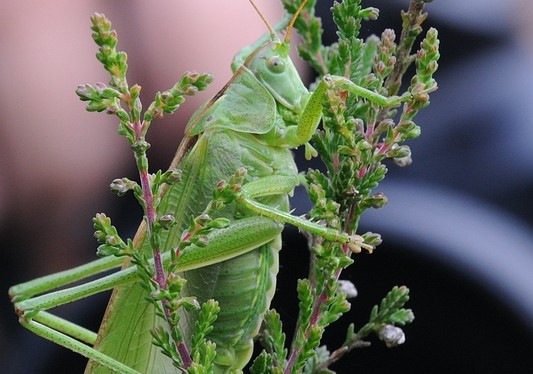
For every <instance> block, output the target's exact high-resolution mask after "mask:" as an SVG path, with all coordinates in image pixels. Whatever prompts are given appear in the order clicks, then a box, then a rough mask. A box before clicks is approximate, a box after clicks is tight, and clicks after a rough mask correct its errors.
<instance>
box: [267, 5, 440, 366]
mask: <svg viewBox="0 0 533 374" xmlns="http://www.w3.org/2000/svg"><path fill="white" fill-rule="evenodd" d="M283 4H284V6H285V8H286V9H287V11H289V12H293V11H294V10H295V9H296V8H297V6H298V5H299V1H290V0H283ZM313 6H314V2H313V1H310V3H309V4H307V5H306V7H305V9H304V11H303V14H302V15H301V16H300V17H299V18H298V19H297V20H296V22H295V28H296V29H297V30H298V32H299V33H300V34H301V35H302V36H303V39H304V44H303V45H300V46H299V52H300V55H301V57H302V58H304V59H305V60H306V61H308V62H309V63H310V65H311V66H312V67H313V68H315V70H316V71H317V72H318V75H319V76H318V79H321V77H322V76H324V75H326V74H332V75H340V76H344V77H348V78H349V79H350V80H351V81H352V82H354V83H356V84H358V85H360V86H362V87H365V88H368V89H370V90H373V91H375V92H378V93H381V94H384V95H388V96H391V95H395V94H396V93H397V92H398V90H399V87H400V83H401V81H402V78H403V75H404V74H405V71H406V70H407V67H408V66H409V65H410V64H411V63H412V62H413V61H414V62H415V64H416V68H417V70H416V75H415V76H414V77H413V78H412V80H411V85H410V87H409V88H408V90H407V92H406V93H405V94H404V95H409V98H410V99H409V100H408V102H407V103H406V104H405V105H404V106H403V109H402V112H401V114H400V115H399V116H398V115H397V113H396V110H391V109H388V108H383V107H380V106H379V105H377V104H375V103H373V102H371V101H367V100H365V99H363V98H361V97H358V96H356V95H348V94H347V92H346V91H344V90H343V89H342V88H341V89H334V90H330V91H329V92H328V93H327V96H326V100H325V102H324V112H323V129H322V130H321V131H318V132H317V134H316V135H315V136H314V137H313V142H312V145H313V147H315V149H316V150H317V151H318V153H319V155H320V157H321V159H322V161H323V163H324V166H325V169H326V171H327V172H326V173H322V172H320V171H318V170H310V171H309V172H308V173H307V174H306V179H307V190H308V193H309V197H310V199H311V201H312V203H313V204H314V206H313V208H312V209H311V211H310V212H309V218H310V219H312V220H317V221H325V222H326V223H327V225H328V226H329V227H332V228H339V229H342V230H344V231H346V232H348V233H355V232H356V230H357V227H358V223H359V219H360V217H361V214H362V213H363V212H364V211H365V210H366V209H368V208H380V207H382V206H384V205H385V204H386V203H387V198H386V197H385V196H384V195H383V194H382V193H379V192H378V193H374V192H373V190H374V189H375V188H376V187H377V186H378V185H379V182H381V180H383V178H384V177H385V175H386V173H387V167H386V166H385V165H384V164H383V162H384V161H385V160H387V159H392V160H393V161H394V162H395V163H396V164H398V165H400V166H405V165H408V164H409V163H410V161H411V158H410V156H411V151H410V149H409V147H408V146H407V145H405V144H403V143H404V142H405V141H406V140H410V139H414V138H416V137H417V136H418V135H419V134H420V128H419V127H418V126H417V125H416V124H415V123H414V122H413V121H412V120H413V118H414V116H415V115H416V113H417V112H418V110H420V109H421V108H423V107H425V106H426V105H427V104H428V103H429V93H430V92H432V91H434V90H435V89H436V88H437V87H436V83H435V80H434V79H433V74H434V73H435V71H436V68H437V60H438V58H439V53H438V39H437V33H436V31H435V30H434V29H430V30H429V31H428V33H427V35H426V38H425V39H424V40H423V42H422V43H421V49H420V50H419V51H418V52H417V53H416V55H411V52H410V51H411V48H412V45H413V42H414V40H415V38H416V36H418V35H419V34H420V33H421V31H422V29H421V27H420V25H421V23H422V22H423V21H424V19H425V18H426V13H424V12H423V1H419V0H413V1H412V2H411V5H410V8H409V10H408V11H407V12H404V13H402V19H403V21H404V22H403V30H402V35H401V37H400V40H399V42H398V44H396V35H395V33H394V31H392V30H385V31H384V32H383V33H382V35H381V37H380V38H379V39H378V38H376V37H370V38H368V39H367V40H362V39H359V38H358V34H359V30H360V28H361V23H362V21H368V20H374V19H376V18H377V17H378V15H379V12H378V10H377V9H375V8H362V7H361V4H360V1H359V0H345V1H343V2H342V3H337V2H335V3H334V5H333V8H332V14H333V19H334V21H335V23H336V25H337V30H338V31H337V35H338V37H339V40H338V42H337V43H335V44H333V45H331V46H323V45H322V43H321V36H322V33H323V31H322V28H321V21H320V19H318V18H316V17H315V15H314V11H313ZM363 239H364V243H362V245H361V248H365V249H366V250H368V251H369V252H371V251H372V250H374V248H375V247H376V246H377V245H379V244H380V243H381V237H380V236H379V234H374V233H366V234H364V235H363ZM310 243H311V256H312V266H311V267H310V274H309V279H303V280H299V282H298V298H299V300H300V303H299V307H300V313H299V316H298V321H297V327H296V331H295V334H294V338H293V341H292V344H291V350H290V353H289V359H288V361H287V366H286V367H285V372H291V373H296V372H300V371H301V370H304V372H306V373H330V372H331V371H330V370H329V369H328V367H329V365H331V364H332V363H333V362H335V361H337V360H338V359H339V358H340V357H342V356H343V355H344V354H345V353H347V352H348V351H350V350H351V349H353V348H356V347H363V346H366V345H367V343H366V342H364V341H363V338H364V337H366V336H367V335H368V333H369V332H376V333H377V334H380V331H381V335H380V337H381V338H382V339H383V340H385V343H386V344H387V346H394V345H396V344H401V343H402V342H403V340H402V339H404V336H403V332H402V331H401V330H399V331H398V330H394V329H397V328H395V327H394V326H393V325H395V324H398V325H403V324H406V323H409V322H411V321H412V320H413V318H414V316H413V314H412V312H411V311H410V310H409V309H403V305H404V304H405V302H406V301H407V299H408V290H407V288H405V287H401V288H394V289H393V290H392V291H391V292H390V293H389V294H388V295H387V296H386V297H385V298H384V299H383V301H382V303H381V305H380V307H379V308H378V307H375V308H374V309H373V312H372V314H371V318H370V321H369V323H368V324H367V325H365V326H364V327H363V328H362V329H361V330H360V331H359V332H358V333H355V332H354V329H353V326H351V327H350V329H349V330H348V332H347V339H346V342H345V343H344V344H343V345H342V346H341V347H339V348H338V349H337V350H335V351H334V352H332V353H329V351H328V350H327V349H326V348H324V347H321V348H318V345H319V342H320V338H321V335H322V333H323V330H324V329H325V328H326V327H327V326H328V325H329V324H330V323H333V322H334V321H336V320H337V319H338V318H339V317H340V316H341V315H342V314H343V313H345V312H346V311H347V310H349V308H350V304H349V303H348V301H347V300H346V298H345V296H344V294H343V293H341V292H339V289H338V279H339V276H340V274H341V271H342V269H343V268H345V267H346V266H348V265H349V264H350V263H351V262H352V261H353V260H352V259H351V258H350V253H351V250H350V249H348V248H343V247H342V246H339V245H338V244H336V243H329V242H324V241H323V240H322V239H321V238H317V237H312V238H311V241H310ZM389 326H390V327H392V328H393V329H391V328H389ZM271 328H272V327H270V326H269V325H268V324H266V326H265V329H266V330H267V331H265V332H263V335H264V336H269V337H272V336H273V335H274V334H272V332H271V331H269V329H271ZM276 328H279V327H278V326H277V325H276ZM394 339H396V340H394ZM277 344H278V345H279V344H282V340H281V339H280V341H278V342H277ZM274 345H276V343H275V342H272V341H269V342H268V343H267V344H265V347H266V349H267V351H270V352H273V351H274V349H273V347H274ZM272 357H274V355H272ZM263 360H264V359H263ZM272 361H274V359H272Z"/></svg>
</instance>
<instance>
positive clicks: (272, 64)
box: [266, 56, 285, 73]
mask: <svg viewBox="0 0 533 374" xmlns="http://www.w3.org/2000/svg"><path fill="white" fill-rule="evenodd" d="M266 65H267V68H268V70H270V71H271V72H273V73H283V72H284V71H285V61H283V59H281V58H280V57H279V56H272V57H270V58H269V59H268V60H267V61H266Z"/></svg>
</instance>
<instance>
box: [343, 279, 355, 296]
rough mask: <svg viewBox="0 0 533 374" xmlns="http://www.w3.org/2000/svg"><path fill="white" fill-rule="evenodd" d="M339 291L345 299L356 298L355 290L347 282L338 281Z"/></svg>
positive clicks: (351, 284)
mask: <svg viewBox="0 0 533 374" xmlns="http://www.w3.org/2000/svg"><path fill="white" fill-rule="evenodd" d="M339 291H340V292H342V293H344V294H345V295H346V298H347V299H353V298H354V297H356V296H357V288H355V285H354V284H353V283H352V282H350V281H348V280H339Z"/></svg>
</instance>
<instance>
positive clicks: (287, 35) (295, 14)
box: [250, 0, 307, 44]
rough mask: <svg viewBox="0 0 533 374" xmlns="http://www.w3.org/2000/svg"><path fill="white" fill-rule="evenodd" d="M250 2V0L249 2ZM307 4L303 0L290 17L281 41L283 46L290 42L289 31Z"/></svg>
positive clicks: (305, 0)
mask: <svg viewBox="0 0 533 374" xmlns="http://www.w3.org/2000/svg"><path fill="white" fill-rule="evenodd" d="M250 1H251V0H250ZM306 3H307V0H303V1H302V3H301V4H300V6H299V7H298V9H297V10H296V12H295V13H294V15H293V16H292V19H291V22H289V26H287V34H285V39H283V44H288V43H290V42H291V31H292V27H293V26H294V22H296V18H298V16H299V15H300V13H301V12H302V9H303V8H304V6H305V4H306Z"/></svg>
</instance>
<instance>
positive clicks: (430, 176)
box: [0, 0, 533, 373]
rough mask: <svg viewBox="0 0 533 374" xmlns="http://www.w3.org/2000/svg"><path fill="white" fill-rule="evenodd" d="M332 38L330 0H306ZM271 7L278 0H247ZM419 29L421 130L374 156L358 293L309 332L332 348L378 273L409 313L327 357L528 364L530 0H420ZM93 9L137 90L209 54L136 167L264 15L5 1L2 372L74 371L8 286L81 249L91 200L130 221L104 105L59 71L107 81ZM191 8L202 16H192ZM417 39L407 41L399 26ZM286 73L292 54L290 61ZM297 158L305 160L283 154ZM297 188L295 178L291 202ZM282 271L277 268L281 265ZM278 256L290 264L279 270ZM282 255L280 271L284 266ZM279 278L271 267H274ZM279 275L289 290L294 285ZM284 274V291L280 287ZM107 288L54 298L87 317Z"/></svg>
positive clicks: (366, 304) (287, 314)
mask: <svg viewBox="0 0 533 374" xmlns="http://www.w3.org/2000/svg"><path fill="white" fill-rule="evenodd" d="M318 2H319V13H320V14H321V15H322V16H323V18H324V27H325V29H326V34H325V35H324V38H325V39H326V41H328V42H331V41H332V39H333V37H334V28H333V25H332V24H331V22H330V21H329V7H330V6H331V4H332V2H331V1H325V0H319V1H318ZM257 3H258V6H259V8H260V9H261V10H262V11H263V12H264V13H265V16H266V18H267V19H269V20H271V21H272V23H274V22H275V20H277V19H279V17H280V15H281V14H282V10H281V7H280V6H279V4H277V2H272V1H267V0H262V1H259V0H258V1H257ZM407 3H408V2H407V1H396V2H390V1H385V0H375V1H363V5H365V6H376V7H378V8H380V10H381V15H380V19H379V21H378V22H372V23H365V24H364V25H363V28H362V35H363V36H366V35H369V34H372V33H376V34H378V35H379V34H380V33H381V31H382V30H383V28H384V27H393V28H394V29H395V30H397V31H398V32H397V34H399V30H400V26H401V21H400V17H399V12H400V9H401V8H402V7H404V8H405V6H406V4H407ZM426 9H427V10H428V12H429V13H430V17H429V20H428V21H427V22H426V24H425V29H427V28H428V27H429V26H434V27H437V28H438V30H439V35H440V39H441V56H442V57H441V60H440V61H439V63H440V68H439V71H438V73H437V75H436V79H437V81H438V83H439V90H438V91H437V92H436V93H435V94H433V95H432V104H431V106H430V107H429V108H427V109H425V110H424V111H422V112H421V113H420V114H419V115H418V117H417V123H418V124H419V125H420V126H421V127H422V136H421V137H420V138H419V139H416V140H415V141H413V142H411V144H410V145H411V148H412V151H413V160H414V162H413V164H412V165H411V166H409V167H408V168H405V169H399V168H398V167H396V166H394V165H392V164H391V165H390V167H389V170H390V171H389V176H388V178H387V179H386V181H385V182H384V183H383V184H382V185H381V186H380V187H379V188H378V190H380V191H383V192H384V193H385V194H386V195H387V196H388V198H389V204H388V205H387V206H386V207H385V208H384V209H381V210H377V211H373V212H369V214H367V215H366V216H364V218H363V228H362V229H363V230H370V231H374V232H379V233H381V234H382V236H383V239H384V244H383V245H381V246H380V247H379V248H378V250H377V251H376V252H375V253H374V254H373V255H371V256H365V255H363V256H358V257H357V258H356V262H355V264H354V265H353V266H352V267H351V268H350V269H349V271H347V272H346V273H345V274H344V277H345V278H347V279H350V280H351V281H352V282H354V283H355V285H356V287H357V288H358V291H359V296H358V297H357V298H356V299H354V300H353V302H352V310H351V311H350V313H349V316H347V317H345V318H344V319H343V320H341V322H340V323H338V327H337V328H333V330H332V331H330V332H329V333H328V335H327V336H326V338H327V342H328V343H329V344H330V346H331V347H332V348H333V347H335V346H338V345H339V344H340V343H342V341H343V340H344V331H345V329H346V325H347V324H348V323H349V322H352V321H353V322H355V323H356V327H357V326H361V325H362V324H363V323H364V322H365V321H366V320H367V319H368V315H369V312H370V309H371V307H372V305H374V304H376V303H379V301H380V300H381V298H382V297H383V296H384V295H385V294H386V293H387V292H388V290H390V289H391V288H392V287H393V286H394V285H403V284H405V285H407V286H408V287H409V288H410V289H411V301H410V302H409V304H408V307H410V308H412V309H413V310H414V313H415V317H416V318H415V321H414V322H413V324H411V325H408V326H407V327H406V328H405V329H404V330H405V332H406V336H407V340H406V343H405V344H404V345H403V346H400V347H398V348H395V349H392V350H391V349H387V348H384V346H383V344H382V343H381V342H379V341H378V340H377V339H373V340H372V346H371V347H370V348H365V349H361V350H358V351H357V352H352V353H351V354H350V355H349V356H348V357H346V358H345V359H344V360H343V361H341V363H340V364H339V365H338V366H336V367H334V369H337V370H338V372H340V373H349V372H358V373H382V372H388V371H392V370H395V371H396V372H402V373H404V372H405V373H413V372H414V373H418V372H428V371H430V372H433V373H435V372H437V373H440V372H442V373H448V372H455V371H457V370H459V369H461V370H465V371H470V372H484V373H530V372H532V371H533V355H532V353H533V244H532V243H533V234H532V230H531V227H532V224H533V213H532V210H531V207H532V202H533V163H532V162H531V160H532V159H533V147H532V146H531V144H532V140H533V126H532V125H531V122H532V119H533V99H532V98H531V94H530V91H531V89H530V87H532V85H533V26H532V24H531V22H530V19H529V18H530V15H531V14H533V3H532V2H531V1H528V0H510V1H507V2H500V1H496V0H491V1H489V0H471V1H468V2H464V1H460V0H448V1H443V0H436V1H434V2H433V3H431V4H428V6H427V8H426ZM94 12H102V13H105V14H106V15H107V16H108V18H110V19H111V21H112V22H113V26H114V28H115V29H117V31H118V35H119V49H121V50H125V51H126V52H127V53H128V56H129V75H128V77H129V81H130V83H139V84H140V85H141V86H142V87H143V96H142V98H143V102H144V103H145V105H147V104H148V103H149V102H151V98H152V97H153V96H154V93H155V92H156V91H157V90H164V89H166V88H168V87H171V86H172V85H173V84H174V82H175V81H176V80H177V79H178V78H179V77H180V76H181V74H182V73H183V72H184V71H186V70H198V71H211V72H213V73H214V74H215V82H214V83H213V84H212V86H211V90H210V92H208V93H202V94H200V95H198V97H195V98H192V99H191V100H189V101H188V102H186V103H185V105H184V106H183V108H182V109H181V110H180V111H178V114H177V115H175V116H172V117H170V118H167V119H165V120H163V121H159V122H156V123H155V124H154V126H153V128H152V130H151V135H150V137H149V139H148V141H149V142H150V143H151V144H152V152H151V153H150V157H151V162H152V164H151V166H152V170H156V169H159V168H163V169H164V168H166V167H167V165H168V163H169V162H170V159H171V158H172V156H173V153H174V151H175V149H176V147H177V144H178V142H179V140H180V138H181V136H182V133H183V128H184V126H185V124H186V122H187V119H188V117H189V116H190V115H191V114H192V112H193V111H194V109H195V108H197V107H198V106H199V105H200V103H202V102H204V101H206V100H208V99H209V97H210V96H212V95H213V94H214V93H215V92H216V91H218V90H219V89H220V88H221V87H222V86H223V85H224V83H225V82H226V81H227V80H228V79H229V77H230V76H231V71H230V69H229V64H230V62H231V58H232V57H233V55H234V54H235V53H236V52H237V51H238V50H239V49H240V48H242V47H243V46H245V45H247V44H250V43H252V42H253V41H254V40H255V39H257V37H258V36H259V35H261V34H262V33H263V32H264V25H263V24H262V23H261V22H260V20H259V18H258V17H257V15H256V14H255V12H254V10H253V9H252V7H251V6H249V4H248V3H247V2H246V1H242V2H241V1H233V2H218V1H213V2H209V4H208V3H206V2H186V3H185V2H150V3H148V2H141V1H125V0H121V1H113V2H110V1H104V0H99V1H91V2H83V3H72V2H69V1H65V0H55V1H49V2H46V3H41V2H38V1H32V0H23V1H19V2H16V3H13V2H12V3H8V4H6V5H5V6H4V12H2V15H1V16H0V17H2V22H1V23H0V31H1V33H0V47H1V48H2V51H3V54H2V59H1V60H0V61H1V62H0V81H1V82H2V84H1V85H0V95H1V100H0V106H1V109H2V113H3V117H2V124H1V126H0V171H1V172H0V236H1V239H2V241H1V242H2V244H3V250H2V251H1V252H0V264H1V265H0V266H1V267H2V268H1V270H0V282H1V286H2V287H1V289H2V290H3V292H4V297H2V298H0V307H1V311H2V313H1V319H0V365H1V366H0V367H2V368H3V369H2V371H3V372H6V373H52V372H57V371H59V370H63V371H65V372H73V373H75V372H81V371H82V370H83V367H84V363H85V360H84V359H83V358H80V357H78V356H77V355H75V354H73V353H70V352H68V351H67V350H65V349H63V348H59V347H56V346H55V345H54V344H52V343H48V342H46V341H44V340H42V339H40V338H38V337H35V336H33V335H32V334H31V333H29V332H26V331H25V330H24V329H23V328H22V327H21V326H20V325H19V324H18V323H17V317H16V315H15V314H14V313H13V309H12V305H11V304H10V302H9V300H8V297H7V289H8V287H9V286H11V285H13V284H16V283H19V282H22V281H26V280H29V279H32V278H35V277H37V276H40V275H45V274H49V273H52V272H56V271H59V270H63V269H66V268H70V267H72V266H75V265H78V264H81V263H85V262H87V261H89V260H91V259H94V258H95V255H94V253H95V248H96V242H95V241H94V240H93V237H92V231H93V230H92V225H91V218H92V217H93V216H94V214H95V213H97V212H105V213H106V214H108V215H110V216H111V217H112V218H113V221H114V224H115V225H116V226H117V227H118V228H119V231H120V232H121V233H122V234H123V235H132V234H133V232H134V231H135V229H136V223H137V222H138V221H139V220H140V217H141V214H142V213H141V211H140V209H139V208H138V207H137V206H136V205H135V202H134V201H132V199H130V200H128V199H127V198H124V197H123V198H120V199H118V198H116V197H115V196H113V195H112V194H110V193H109V192H108V188H107V186H108V183H109V182H110V181H111V180H113V179H114V178H116V177H122V176H128V177H130V178H134V177H135V176H136V174H135V165H134V162H133V158H132V157H131V152H130V150H129V149H128V146H127V145H126V143H125V141H124V140H123V139H122V138H120V137H118V136H116V122H115V120H114V118H111V117H106V116H105V115H97V114H94V113H86V112H85V110H84V104H83V103H82V102H80V101H79V100H78V99H77V97H76V95H75V93H74V89H75V87H76V86H77V85H78V84H83V83H95V82H98V81H103V82H107V80H108V78H107V76H106V74H105V72H104V71H103V69H102V67H101V66H100V65H99V63H98V62H97V61H96V59H95V58H94V55H95V53H96V46H95V45H94V43H93V42H92V40H91V38H90V30H89V25H90V22H89V17H90V16H91V15H92V14H93V13H94ZM206 25H207V26H206ZM416 45H418V44H416ZM302 72H303V73H302V74H304V75H308V77H309V79H311V74H310V73H306V72H305V67H303V66H302ZM300 166H301V168H302V169H305V168H306V167H307V165H306V164H305V162H301V164H300ZM306 204H307V202H306V201H305V199H304V198H303V195H302V194H301V193H297V194H296V196H295V199H294V202H293V205H294V206H295V207H296V208H297V209H298V212H300V213H303V212H305V211H306V209H307V205H306ZM284 241H285V244H286V248H285V250H284V251H282V254H281V256H282V258H281V261H280V263H281V269H280V277H279V284H288V285H289V286H287V287H285V286H283V294H281V293H278V294H277V295H276V299H275V301H274V305H273V306H274V307H275V308H276V309H277V310H278V311H279V312H280V313H281V314H282V318H283V319H284V323H285V324H286V325H287V326H288V327H289V326H292V325H293V324H294V319H295V315H294V308H295V305H294V304H295V302H294V301H295V286H294V287H293V286H292V285H295V280H296V278H297V277H304V276H305V271H306V269H305V268H301V269H300V268H298V267H295V266H294V265H296V264H301V263H304V261H302V256H306V250H305V241H304V240H303V239H302V238H301V237H300V236H299V235H298V234H297V233H296V230H291V229H288V230H287V233H286V235H285V237H284ZM289 267H290V269H291V271H284V268H285V269H287V268H289ZM293 269H295V270H293ZM289 273H290V274H289ZM283 282H288V283H283ZM293 290H294V291H293ZM291 292H294V293H291ZM107 298H108V295H101V296H99V297H96V298H92V299H90V300H89V301H88V302H87V301H86V302H79V303H75V304H72V305H68V306H66V307H62V308H60V310H59V313H61V314H62V315H63V316H66V317H67V318H68V319H70V320H74V321H76V322H78V323H81V324H84V325H85V326H88V327H91V328H93V329H97V326H98V322H99V320H100V318H101V315H102V313H103V308H105V304H106V300H107Z"/></svg>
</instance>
